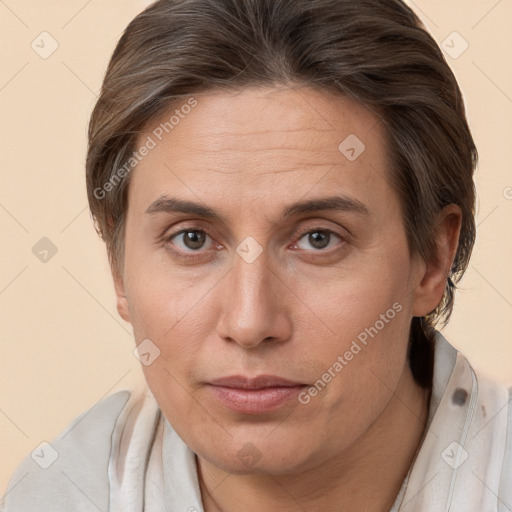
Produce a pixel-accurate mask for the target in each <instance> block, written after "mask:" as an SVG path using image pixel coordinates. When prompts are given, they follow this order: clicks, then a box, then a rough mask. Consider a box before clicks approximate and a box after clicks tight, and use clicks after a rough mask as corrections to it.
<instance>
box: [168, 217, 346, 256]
mask: <svg viewBox="0 0 512 512" xmlns="http://www.w3.org/2000/svg"><path fill="white" fill-rule="evenodd" d="M190 231H199V232H202V233H205V234H206V235H208V236H209V237H210V238H211V239H212V240H214V237H213V235H212V233H211V232H210V231H209V230H208V229H206V228H203V227H199V226H193V227H187V228H184V229H181V230H180V231H177V232H175V233H170V234H168V235H164V236H163V237H162V240H163V242H164V244H165V245H166V247H167V248H168V250H169V251H171V252H172V253H173V254H174V255H176V256H177V257H179V258H182V259H184V260H188V261H191V260H196V259H198V258H201V257H202V256H203V253H202V252H201V251H192V252H189V251H187V252H181V251H178V250H175V249H171V248H169V247H168V244H169V243H170V242H171V241H172V239H173V238H175V237H177V236H179V235H182V234H183V233H188V232H190ZM317 232H321V233H324V234H327V235H329V236H332V235H334V236H335V237H336V238H338V239H339V240H340V241H341V242H342V245H344V243H345V237H343V236H342V235H339V234H338V233H336V232H335V231H332V230H330V229H327V228H323V227H320V226H319V227H314V228H307V229H304V230H301V231H300V232H299V233H297V234H296V235H295V237H298V238H297V241H296V242H295V243H294V245H296V244H297V243H298V242H299V241H300V240H301V239H302V238H303V237H304V236H305V235H308V234H310V233H317ZM299 250H300V249H299ZM339 250H340V247H338V248H336V249H332V250H330V251H325V250H323V249H319V250H317V251H314V252H317V253H324V254H316V255H311V256H310V258H313V259H315V258H318V257H320V258H322V257H325V256H327V255H332V254H333V253H335V252H337V251H339Z"/></svg>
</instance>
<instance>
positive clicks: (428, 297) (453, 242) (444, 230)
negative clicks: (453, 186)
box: [413, 204, 462, 317]
mask: <svg viewBox="0 0 512 512" xmlns="http://www.w3.org/2000/svg"><path fill="white" fill-rule="evenodd" d="M461 224H462V213H461V210H460V208H459V207H458V206H457V205H455V204H451V205H448V206H446V207H445V208H444V209H443V210H442V211H441V213H440V214H439V221H438V226H437V235H436V246H437V253H436V254H435V255H433V257H432V258H431V260H430V261H428V262H426V264H425V265H424V266H423V270H424V271H423V272H422V275H421V276H420V282H419V284H418V285H417V287H416V289H415V290H414V305H413V316H419V317H421V316H425V315H427V314H428V313H430V312H431V311H433V310H434V309H435V308H436V307H437V306H438V304H439V303H440V302H441V299H442V298H443V294H444V292H445V289H446V283H447V280H448V278H449V277H450V274H451V268H452V264H453V260H454V258H455V254H456V253H457V247H458V243H459V234H460V228H461Z"/></svg>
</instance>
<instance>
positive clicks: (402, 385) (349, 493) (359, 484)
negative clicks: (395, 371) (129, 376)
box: [198, 368, 431, 512]
mask: <svg viewBox="0 0 512 512" xmlns="http://www.w3.org/2000/svg"><path fill="white" fill-rule="evenodd" d="M390 392H391V391H390ZM430 395H431V393H430V390H429V389H423V388H421V387H419V386H418V385H417V384H416V383H415V382H414V380H413V378H412V374H411V373H410V370H409V369H408V368H407V371H405V372H404V375H403V376H402V378H401V379H400V382H399V384H398V386H397V388H396V389H395V391H394V393H393V395H392V397H391V399H390V401H389V403H388V405H387V407H386V409H385V410H384V411H383V413H382V414H381V415H380V416H379V417H378V418H377V420H376V421H375V422H374V423H373V424H372V425H371V427H370V428H369V429H368V430H367V431H366V432H365V433H364V434H363V435H362V436H361V437H360V438H359V439H358V441H357V442H356V443H354V445H352V446H351V447H350V449H349V450H346V451H344V452H343V453H339V454H335V455H334V456H333V457H332V458H330V459H328V460H326V461H324V463H323V464H322V465H321V466H319V467H316V468H314V469H312V470H308V471H305V472H301V473H295V474H287V475H284V476H283V475H271V474H265V475H261V474H253V475H235V474H230V473H228V472H226V471H223V470H221V469H219V468H217V467H215V466H213V465H211V464H209V463H208V462H207V461H205V460H204V459H201V458H200V457H198V477H199V482H200V488H201V494H202V499H203V505H204V510H205V512H235V511H238V510H244V511H247V512H257V511H261V510H266V511H269V512H274V511H275V512H277V511H281V510H322V512H331V511H332V512H335V511H336V512H338V511H339V510H365V511H368V512H387V511H389V510H390V508H391V507H392V505H393V503H394V502H395V499H396V496H397V494H398V492H399V490H400V487H401V485H402V483H403V480H404V479H405V477H406V475H407V472H408V470H409V468H410V466H411V464H412V463H413V461H414V458H415V456H416V454H417V452H418V451H419V448H420V445H421V442H422V440H423V434H424V429H425V425H426V420H427V417H428V408H429V402H430Z"/></svg>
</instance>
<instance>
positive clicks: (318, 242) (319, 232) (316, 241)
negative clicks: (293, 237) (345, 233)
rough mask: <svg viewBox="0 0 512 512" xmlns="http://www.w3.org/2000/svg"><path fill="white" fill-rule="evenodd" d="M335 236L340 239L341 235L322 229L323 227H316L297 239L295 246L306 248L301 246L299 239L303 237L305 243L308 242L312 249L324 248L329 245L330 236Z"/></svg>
mask: <svg viewBox="0 0 512 512" xmlns="http://www.w3.org/2000/svg"><path fill="white" fill-rule="evenodd" d="M333 237H335V238H337V239H338V240H341V237H340V236H339V235H337V234H336V233H333V232H332V231H328V230H324V229H316V230H314V231H309V232H308V233H306V234H304V235H303V236H302V237H301V238H300V239H299V241H298V242H297V246H298V247H299V248H300V249H305V250H308V248H307V247H301V246H300V241H301V240H303V239H305V240H306V241H307V243H309V244H310V245H311V246H312V247H313V248H314V249H325V248H326V247H328V246H329V244H330V243H331V241H332V238H333Z"/></svg>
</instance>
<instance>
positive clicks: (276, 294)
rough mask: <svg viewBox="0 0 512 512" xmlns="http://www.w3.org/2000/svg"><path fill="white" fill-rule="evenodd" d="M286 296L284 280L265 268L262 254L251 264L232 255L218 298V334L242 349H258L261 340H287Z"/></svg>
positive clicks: (289, 325) (289, 321)
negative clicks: (219, 311)
mask: <svg viewBox="0 0 512 512" xmlns="http://www.w3.org/2000/svg"><path fill="white" fill-rule="evenodd" d="M289 294H290V290H289V288H288V287H287V286H286V284H285V283H284V282H283V279H282V278H280V277H279V276H278V274H277V272H276V271H275V270H272V269H271V268H270V267H269V266H268V262H267V258H266V257H265V254H264V253H262V254H261V255H260V256H259V257H258V258H257V259H256V260H255V261H253V262H252V263H248V262H247V261H245V260H244V259H243V258H241V257H240V256H238V254H237V255H235V257H234V264H233V268H232V269H231V271H230V272H229V274H228V275H227V276H226V278H225V283H224V286H223V287H222V292H221V296H220V300H221V301H222V304H221V308H220V310H221V315H220V318H219V321H218V327H217V328H218V333H219V335H220V336H221V338H222V339H225V340H227V341H233V342H235V343H237V344H238V345H240V346H242V347H244V348H254V347H257V346H258V345H259V344H260V343H262V342H263V341H266V342H269V341H274V342H279V341H281V342H282V341H285V340H287V339H289V338H290V336H291V331H292V326H291V320H290V317H289V315H288V314H287V304H286V303H287V297H288V296H289Z"/></svg>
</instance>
